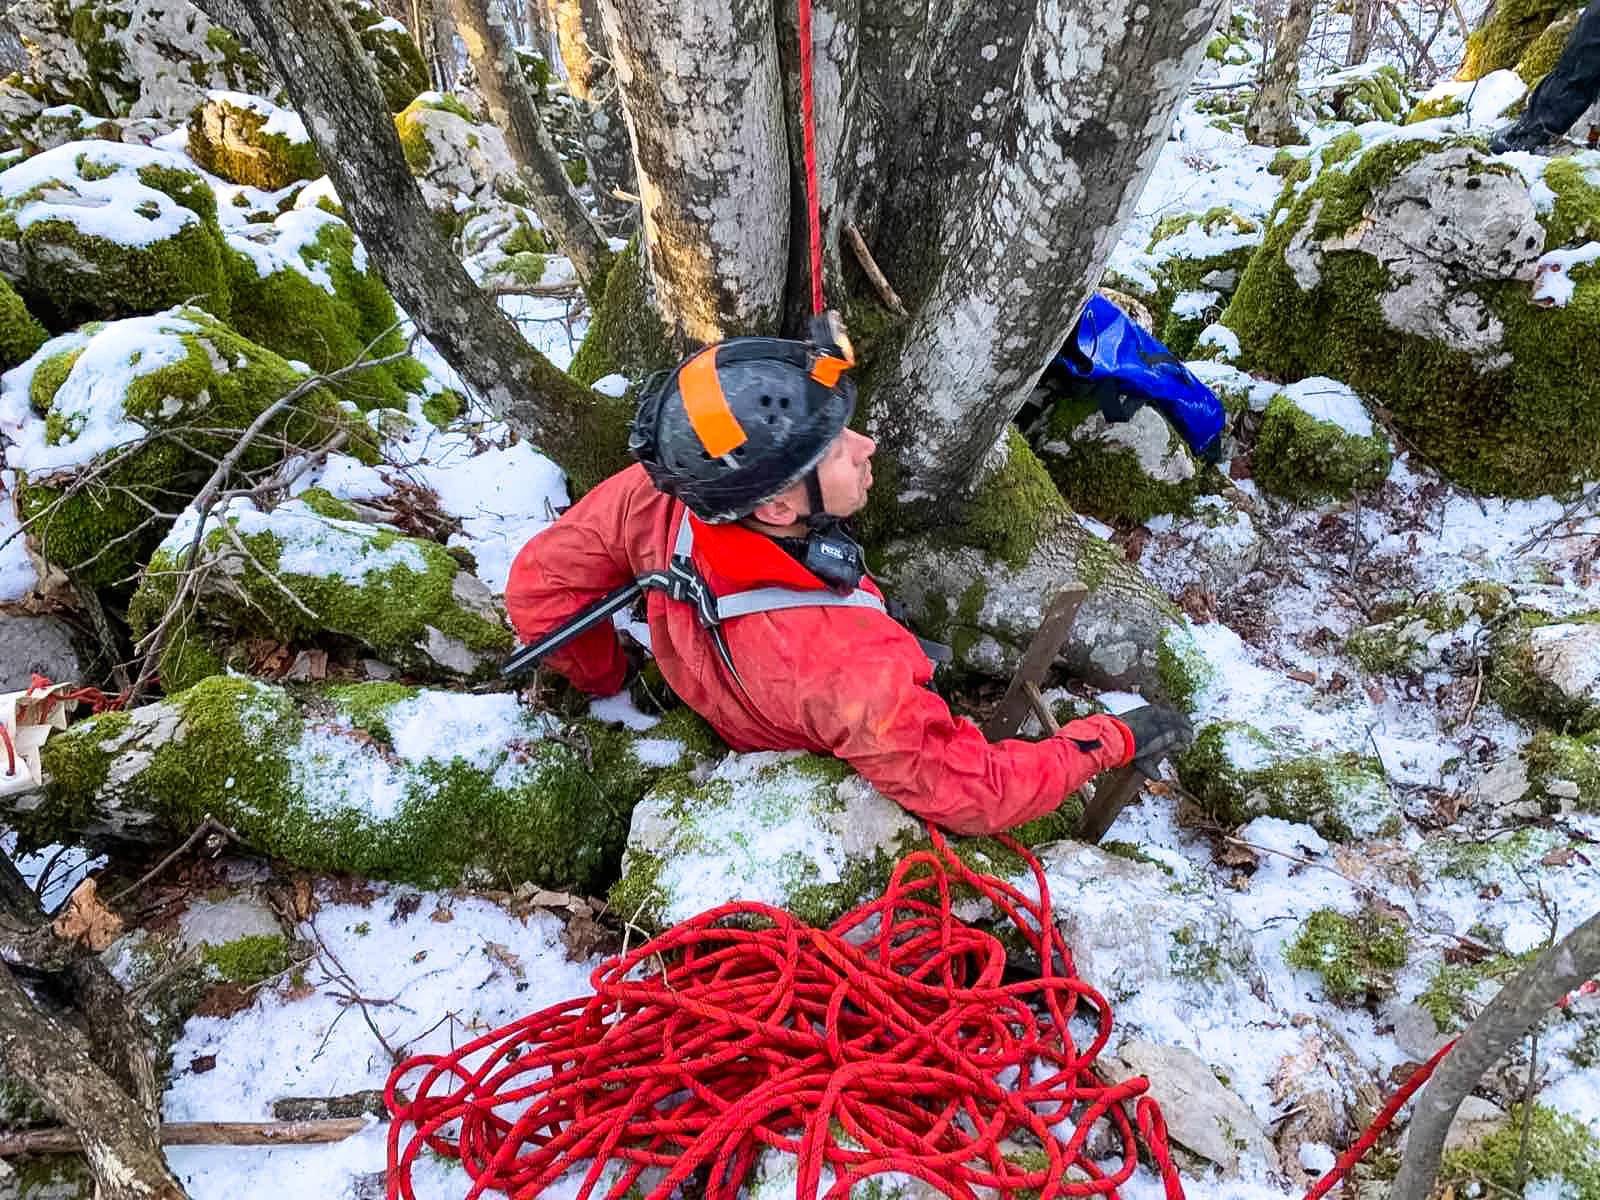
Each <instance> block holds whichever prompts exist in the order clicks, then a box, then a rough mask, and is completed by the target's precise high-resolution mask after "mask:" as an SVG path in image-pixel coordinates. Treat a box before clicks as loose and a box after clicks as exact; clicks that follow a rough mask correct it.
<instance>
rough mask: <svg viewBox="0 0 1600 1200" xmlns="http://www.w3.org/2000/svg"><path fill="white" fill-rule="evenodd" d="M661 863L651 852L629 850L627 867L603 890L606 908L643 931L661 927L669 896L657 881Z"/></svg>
mask: <svg viewBox="0 0 1600 1200" xmlns="http://www.w3.org/2000/svg"><path fill="white" fill-rule="evenodd" d="M664 865H665V864H664V863H663V862H662V860H661V859H660V858H659V857H657V856H656V855H654V854H641V853H639V852H637V851H634V852H630V853H629V855H628V860H627V870H626V871H624V872H623V874H622V877H621V878H620V879H618V880H617V881H616V882H615V883H613V884H612V885H611V890H610V891H609V892H607V893H606V907H607V908H609V909H610V910H611V912H612V914H613V915H614V916H615V917H616V918H617V919H618V920H619V921H625V922H627V923H628V924H629V925H630V926H637V927H638V928H641V929H645V930H654V929H657V928H659V927H660V923H661V912H662V909H663V908H664V907H665V906H666V903H667V899H668V897H667V893H666V892H665V890H663V889H662V887H661V885H660V883H659V880H660V878H661V869H662V867H663V866H664Z"/></svg>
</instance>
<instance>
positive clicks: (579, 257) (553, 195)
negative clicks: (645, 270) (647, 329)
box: [450, 0, 613, 297]
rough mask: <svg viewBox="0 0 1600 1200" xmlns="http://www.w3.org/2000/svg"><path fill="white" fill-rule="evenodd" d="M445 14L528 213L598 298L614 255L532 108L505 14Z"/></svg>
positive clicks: (469, 2)
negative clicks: (527, 201) (525, 195)
mask: <svg viewBox="0 0 1600 1200" xmlns="http://www.w3.org/2000/svg"><path fill="white" fill-rule="evenodd" d="M450 13H451V15H452V16H453V17H454V18H455V22H456V30H457V32H458V33H460V35H461V38H462V40H463V41H464V42H466V44H467V56H468V57H469V58H470V59H471V60H472V65H473V67H474V68H475V69H476V71H477V75H478V90H479V91H480V92H481V93H482V94H483V98H484V102H485V103H486V104H487V105H488V107H489V116H490V118H491V119H493V121H494V123H495V124H496V125H498V126H499V127H500V129H501V131H502V132H504V134H505V135H506V148H507V149H508V150H510V152H511V158H512V161H513V162H515V163H516V164H517V168H518V170H519V171H520V173H521V176H522V180H523V182H524V183H525V184H526V185H527V187H528V190H529V193H530V197H531V207H532V208H533V210H534V212H536V213H538V214H539V220H540V221H541V222H542V223H543V225H544V227H545V229H546V230H548V231H549V232H550V234H551V236H552V237H554V238H555V240H556V246H557V247H558V248H559V249H560V251H561V252H562V253H563V254H565V255H566V256H567V257H568V258H569V259H571V260H572V266H573V269H574V270H575V271H576V272H577V275H578V278H579V279H580V280H582V281H583V285H584V288H585V290H586V291H588V292H589V293H590V294H591V295H592V296H595V297H598V296H599V295H600V293H601V292H603V291H604V290H605V280H606V274H607V272H608V271H610V269H611V260H612V258H613V255H612V253H611V251H610V249H609V248H608V247H607V245H606V237H605V234H603V233H602V232H601V231H600V228H599V226H597V225H596V224H595V223H594V221H593V220H592V219H591V218H590V216H589V213H588V210H586V209H585V208H584V207H583V201H582V200H580V199H579V198H578V193H577V192H576V190H574V188H573V186H572V181H571V180H570V179H568V178H567V172H566V168H565V167H563V166H562V165H561V156H560V155H559V154H558V153H556V147H555V143H554V142H553V141H551V140H550V131H549V130H548V129H546V128H545V125H544V118H543V117H541V116H540V115H539V110H538V108H536V107H535V106H534V103H533V97H532V96H531V95H530V94H529V92H528V85H527V82H526V80H524V79H523V77H522V69H521V68H520V67H519V66H518V64H517V59H516V54H515V52H514V49H513V47H514V42H513V40H512V37H511V32H510V30H509V29H508V28H507V26H506V19H505V15H504V14H503V13H502V12H501V11H500V9H499V8H498V7H497V6H496V4H495V3H494V0H450Z"/></svg>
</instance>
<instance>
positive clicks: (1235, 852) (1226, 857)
mask: <svg viewBox="0 0 1600 1200" xmlns="http://www.w3.org/2000/svg"><path fill="white" fill-rule="evenodd" d="M1217 862H1218V863H1219V864H1221V865H1222V866H1224V867H1249V868H1250V869H1251V870H1252V871H1253V870H1255V869H1256V868H1257V867H1259V866H1260V865H1261V856H1260V855H1259V854H1257V853H1256V852H1255V851H1254V850H1252V849H1251V848H1250V847H1249V846H1245V845H1242V844H1240V843H1239V842H1233V841H1228V842H1224V843H1223V844H1222V851H1221V853H1219V854H1218V855H1217Z"/></svg>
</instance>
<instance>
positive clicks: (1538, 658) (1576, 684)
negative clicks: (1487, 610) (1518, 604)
mask: <svg viewBox="0 0 1600 1200" xmlns="http://www.w3.org/2000/svg"><path fill="white" fill-rule="evenodd" d="M1535 619H1536V618H1535ZM1493 664H1494V665H1493V671H1492V674H1491V678H1490V693H1491V694H1492V695H1493V696H1494V697H1495V699H1496V700H1498V701H1499V702H1500V704H1501V705H1502V706H1503V707H1504V708H1506V709H1507V710H1509V711H1511V712H1515V713H1517V714H1519V715H1522V716H1526V717H1529V718H1531V719H1533V720H1536V721H1543V722H1545V723H1548V724H1549V725H1550V726H1551V727H1552V728H1554V729H1556V730H1558V731H1562V732H1571V733H1587V732H1589V731H1591V730H1594V729H1600V619H1595V614H1587V615H1586V616H1585V618H1584V619H1582V620H1576V621H1571V620H1569V621H1547V622H1544V623H1538V624H1532V625H1531V627H1529V626H1528V625H1524V624H1512V623H1508V624H1507V626H1506V627H1505V628H1504V630H1503V632H1502V634H1501V636H1500V638H1499V640H1498V641H1497V643H1496V645H1495V649H1494V656H1493Z"/></svg>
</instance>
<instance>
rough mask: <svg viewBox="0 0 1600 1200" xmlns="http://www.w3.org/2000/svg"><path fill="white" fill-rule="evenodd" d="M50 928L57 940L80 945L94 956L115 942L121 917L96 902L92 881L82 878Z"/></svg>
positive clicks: (97, 897)
mask: <svg viewBox="0 0 1600 1200" xmlns="http://www.w3.org/2000/svg"><path fill="white" fill-rule="evenodd" d="M53 928H54V929H55V931H56V934H57V936H58V937H63V938H66V939H67V940H68V941H70V942H80V943H82V944H83V945H85V946H87V947H89V949H90V950H93V951H94V952H95V953H96V954H98V953H100V951H102V950H104V949H105V948H106V947H107V946H109V945H111V943H112V942H114V941H116V939H117V935H118V934H119V933H121V932H122V918H121V917H119V916H117V914H116V913H114V912H112V911H111V910H110V909H109V908H107V907H106V906H105V905H104V904H102V903H101V902H100V897H99V894H98V888H97V886H96V884H95V881H94V880H92V879H85V880H84V881H83V882H82V883H80V884H79V885H78V886H77V887H76V888H74V889H73V892H72V896H71V898H70V899H68V901H67V907H66V909H65V910H64V911H63V912H62V913H61V915H60V916H59V917H57V918H56V919H55V924H54V926H53Z"/></svg>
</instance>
